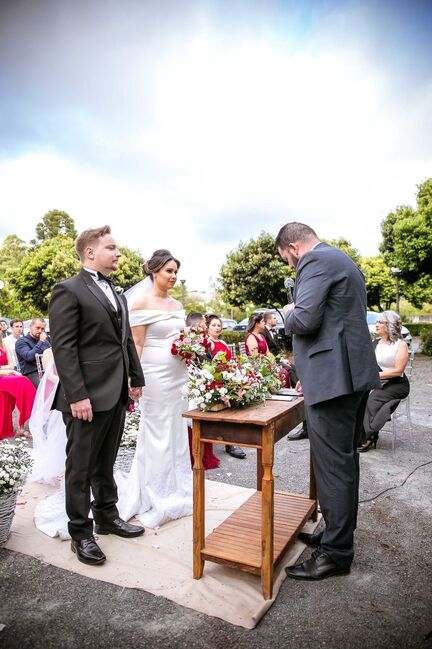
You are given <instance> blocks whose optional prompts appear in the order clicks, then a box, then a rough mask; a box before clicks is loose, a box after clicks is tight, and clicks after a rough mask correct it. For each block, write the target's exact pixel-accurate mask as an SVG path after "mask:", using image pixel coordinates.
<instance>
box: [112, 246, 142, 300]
mask: <svg viewBox="0 0 432 649" xmlns="http://www.w3.org/2000/svg"><path fill="white" fill-rule="evenodd" d="M119 250H120V252H121V254H122V256H121V257H120V260H119V266H118V269H117V270H116V271H115V272H114V273H112V274H111V275H110V277H111V279H112V281H113V282H114V284H118V285H119V286H122V287H123V288H124V289H125V290H127V289H128V288H130V287H131V286H133V285H134V284H136V283H137V282H140V281H141V280H142V279H144V274H143V271H142V268H141V267H142V265H143V263H144V261H145V260H144V257H143V256H142V255H141V253H140V252H139V251H138V250H136V251H134V250H131V249H130V248H126V247H125V246H119Z"/></svg>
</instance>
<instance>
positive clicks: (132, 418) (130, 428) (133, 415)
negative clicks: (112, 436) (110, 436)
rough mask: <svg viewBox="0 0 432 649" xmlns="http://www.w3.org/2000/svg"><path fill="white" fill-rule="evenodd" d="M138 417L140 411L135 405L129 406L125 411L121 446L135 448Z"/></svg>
mask: <svg viewBox="0 0 432 649" xmlns="http://www.w3.org/2000/svg"><path fill="white" fill-rule="evenodd" d="M140 417H141V412H140V409H139V408H138V407H137V406H136V405H134V406H131V407H130V409H129V410H127V411H126V417H125V423H124V428H123V435H122V438H121V442H120V446H121V447H122V448H136V445H137V437H138V428H139V424H140Z"/></svg>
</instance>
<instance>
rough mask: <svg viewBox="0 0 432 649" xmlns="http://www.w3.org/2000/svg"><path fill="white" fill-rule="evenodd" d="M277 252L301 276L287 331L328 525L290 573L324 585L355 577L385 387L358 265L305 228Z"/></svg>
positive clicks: (291, 229)
mask: <svg viewBox="0 0 432 649" xmlns="http://www.w3.org/2000/svg"><path fill="white" fill-rule="evenodd" d="M276 247H277V250H278V253H279V255H280V256H281V257H282V259H283V260H284V261H285V262H286V263H287V264H288V265H289V266H290V268H292V269H294V270H296V282H295V288H294V296H293V299H294V302H293V303H292V304H288V305H287V306H285V307H284V312H285V328H286V330H287V331H290V332H292V333H293V349H294V360H295V366H296V369H297V372H298V375H299V379H300V383H301V389H302V391H303V395H304V400H305V411H306V420H307V424H308V431H309V440H310V446H311V453H312V462H313V467H314V471H315V477H316V483H317V492H318V499H319V503H320V507H321V511H322V514H323V518H324V521H325V524H326V527H325V530H324V532H323V533H322V536H321V535H306V534H303V535H302V538H303V540H305V541H306V542H308V543H309V544H310V545H313V546H315V547H317V549H316V550H315V551H314V552H313V554H312V556H311V557H310V559H308V560H306V561H304V562H303V563H301V564H299V565H296V566H290V567H288V568H287V569H286V572H287V575H288V576H289V577H293V578H295V579H310V580H316V579H324V578H325V577H330V576H332V575H342V574H348V573H349V572H350V566H351V563H352V560H353V556H354V530H355V527H356V522H357V509H358V483H359V461H358V454H357V445H358V439H359V435H360V431H361V423H362V420H363V413H364V407H365V403H366V399H367V395H368V393H369V390H371V389H373V388H376V387H379V386H380V381H379V376H378V367H377V364H376V360H375V354H374V350H373V347H372V341H371V337H370V334H369V330H368V327H367V324H366V317H365V314H366V287H365V282H364V278H363V275H362V274H361V272H360V270H359V269H358V267H357V266H356V265H355V264H354V262H353V261H352V260H351V259H350V258H349V257H348V256H347V255H345V253H343V252H342V251H341V250H339V249H337V248H334V247H332V246H329V245H328V244H326V243H322V242H321V241H320V240H319V239H318V237H317V235H316V233H315V232H314V230H312V228H310V227H309V226H307V225H305V224H303V223H297V222H293V223H288V224H286V225H285V226H283V227H282V228H281V230H280V232H279V234H278V236H277V238H276Z"/></svg>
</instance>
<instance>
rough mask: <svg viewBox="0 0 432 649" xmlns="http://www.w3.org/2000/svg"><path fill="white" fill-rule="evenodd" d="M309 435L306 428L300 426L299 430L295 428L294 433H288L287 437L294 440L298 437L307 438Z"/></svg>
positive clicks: (291, 440)
mask: <svg viewBox="0 0 432 649" xmlns="http://www.w3.org/2000/svg"><path fill="white" fill-rule="evenodd" d="M308 438H309V435H308V432H307V429H305V428H304V427H303V428H300V430H297V431H296V432H295V433H288V439H289V441H290V442H296V441H297V440H298V439H308Z"/></svg>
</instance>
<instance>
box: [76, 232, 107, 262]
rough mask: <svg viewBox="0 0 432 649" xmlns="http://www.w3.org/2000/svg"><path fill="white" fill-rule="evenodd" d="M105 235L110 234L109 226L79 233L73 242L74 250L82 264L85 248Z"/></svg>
mask: <svg viewBox="0 0 432 649" xmlns="http://www.w3.org/2000/svg"><path fill="white" fill-rule="evenodd" d="M106 234H111V228H110V226H109V225H104V226H103V227H101V228H91V229H90V230H84V232H81V234H79V235H78V236H77V238H76V240H75V250H76V251H77V254H78V257H79V258H80V259H81V261H82V262H84V260H85V254H84V253H85V251H86V248H88V247H89V246H91V245H92V244H94V243H95V241H97V240H98V239H100V238H101V237H104V236H105V235H106Z"/></svg>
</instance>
